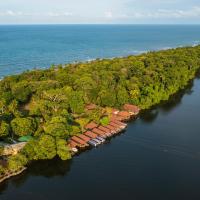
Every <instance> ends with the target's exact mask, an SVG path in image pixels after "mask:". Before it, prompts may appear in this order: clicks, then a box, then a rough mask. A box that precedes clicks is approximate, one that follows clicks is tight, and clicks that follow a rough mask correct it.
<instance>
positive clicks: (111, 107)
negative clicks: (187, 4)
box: [0, 46, 200, 177]
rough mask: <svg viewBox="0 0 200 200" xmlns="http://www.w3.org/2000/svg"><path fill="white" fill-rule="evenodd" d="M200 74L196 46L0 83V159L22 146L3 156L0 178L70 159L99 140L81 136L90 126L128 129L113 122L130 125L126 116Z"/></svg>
mask: <svg viewBox="0 0 200 200" xmlns="http://www.w3.org/2000/svg"><path fill="white" fill-rule="evenodd" d="M199 69H200V46H195V47H183V48H176V49H170V50H162V51H158V52H148V53H144V54H141V55H137V56H128V57H124V58H114V59H96V60H94V61H91V62H83V63H82V62H80V63H73V64H66V65H57V66H55V65H53V66H51V67H50V68H49V69H45V70H39V69H35V70H31V71H27V72H24V73H22V74H19V75H12V76H7V77H5V78H4V79H2V80H1V81H0V144H2V146H0V154H1V155H4V154H3V152H4V148H5V146H4V145H5V144H7V145H8V144H17V143H19V142H20V145H21V144H22V143H23V144H24V146H23V148H21V149H20V151H19V152H17V153H16V154H14V155H9V156H6V157H5V155H4V157H3V161H4V162H2V163H1V164H0V176H2V177H3V176H5V175H6V176H7V175H8V174H9V173H16V172H17V171H23V169H24V167H26V166H27V165H28V164H30V163H31V161H34V160H45V159H53V158H54V157H56V156H58V157H60V158H61V159H62V160H67V159H71V157H72V155H73V153H74V152H73V151H72V147H75V146H76V145H75V146H73V145H74V143H75V141H72V138H73V137H74V136H76V137H77V138H82V139H83V140H87V138H89V137H91V138H92V137H93V136H92V133H90V134H88V135H87V136H86V134H84V135H83V133H85V132H86V131H87V130H88V129H90V127H87V125H88V124H89V125H90V126H93V127H92V128H96V127H95V126H97V125H98V126H101V131H103V130H104V131H105V130H106V129H109V123H111V122H112V124H111V125H112V126H114V124H115V125H116V124H118V125H119V126H123V125H124V124H123V123H122V122H120V121H122V120H120V117H119V116H118V118H116V119H115V121H113V118H112V117H113V113H114V112H116V110H117V112H119V111H121V112H122V113H121V116H125V118H126V116H127V115H128V114H127V113H126V112H127V111H132V110H133V111H132V112H133V114H137V111H139V109H141V110H144V109H148V108H150V107H152V106H154V105H156V104H158V103H160V102H161V101H164V100H168V99H169V97H170V96H171V95H173V94H175V93H176V92H178V91H179V90H180V89H182V88H184V87H185V86H186V85H187V84H188V82H189V81H190V80H191V79H193V78H194V77H195V75H196V73H197V72H198V70H199ZM128 106H129V107H130V108H131V109H132V110H131V109H130V110H129V107H128ZM131 106H132V107H131ZM137 108H138V109H137ZM124 110H125V111H124ZM134 110H136V113H134ZM129 113H131V112H129ZM128 118H129V116H128ZM121 119H122V118H121ZM120 123H121V124H120ZM107 125H108V127H106V126H107ZM111 129H112V128H111ZM105 132H106V131H105ZM96 134H98V131H97V132H96ZM99 134H101V132H100V131H99ZM93 135H94V134H93ZM88 140H89V139H88ZM98 140H103V139H102V138H100V137H99V138H98ZM96 142H97V141H96ZM77 143H81V142H79V140H78V139H77ZM94 144H95V140H94ZM70 145H71V146H70ZM80 145H81V144H80Z"/></svg>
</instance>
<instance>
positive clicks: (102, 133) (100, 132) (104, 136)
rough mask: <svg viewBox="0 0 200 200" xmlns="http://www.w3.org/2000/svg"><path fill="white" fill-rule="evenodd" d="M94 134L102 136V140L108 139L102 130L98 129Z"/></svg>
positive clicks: (94, 130) (95, 129) (93, 130)
mask: <svg viewBox="0 0 200 200" xmlns="http://www.w3.org/2000/svg"><path fill="white" fill-rule="evenodd" d="M92 132H93V133H96V134H97V135H99V136H101V137H102V138H106V137H107V136H106V134H105V132H104V131H102V130H100V129H98V128H94V129H92Z"/></svg>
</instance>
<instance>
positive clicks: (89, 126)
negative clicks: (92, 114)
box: [85, 122, 98, 130]
mask: <svg viewBox="0 0 200 200" xmlns="http://www.w3.org/2000/svg"><path fill="white" fill-rule="evenodd" d="M97 126H98V125H97V124H96V123H94V122H90V123H89V124H87V125H86V126H85V128H86V129H90V130H91V129H93V128H96V127H97Z"/></svg>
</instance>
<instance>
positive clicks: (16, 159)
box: [8, 153, 28, 171]
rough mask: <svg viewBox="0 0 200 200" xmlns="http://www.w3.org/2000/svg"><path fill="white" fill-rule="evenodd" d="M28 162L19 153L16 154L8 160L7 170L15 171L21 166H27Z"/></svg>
mask: <svg viewBox="0 0 200 200" xmlns="http://www.w3.org/2000/svg"><path fill="white" fill-rule="evenodd" d="M27 162H28V160H27V158H26V156H24V155H23V154H21V153H18V154H17V155H14V156H11V157H9V159H8V168H9V170H11V171H17V170H19V169H20V168H22V167H23V166H25V165H26V164H27Z"/></svg>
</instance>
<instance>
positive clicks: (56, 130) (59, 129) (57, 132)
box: [44, 116, 70, 138]
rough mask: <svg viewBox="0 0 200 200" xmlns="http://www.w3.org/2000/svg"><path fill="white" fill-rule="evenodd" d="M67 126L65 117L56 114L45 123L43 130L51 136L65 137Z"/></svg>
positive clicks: (67, 132) (67, 130) (67, 131)
mask: <svg viewBox="0 0 200 200" xmlns="http://www.w3.org/2000/svg"><path fill="white" fill-rule="evenodd" d="M69 128H70V127H69V125H68V121H67V119H66V118H65V117H62V116H57V117H53V118H52V119H51V120H50V121H49V122H47V123H46V124H45V126H44V131H45V133H46V134H49V135H51V136H53V137H61V138H67V136H68V135H69Z"/></svg>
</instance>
